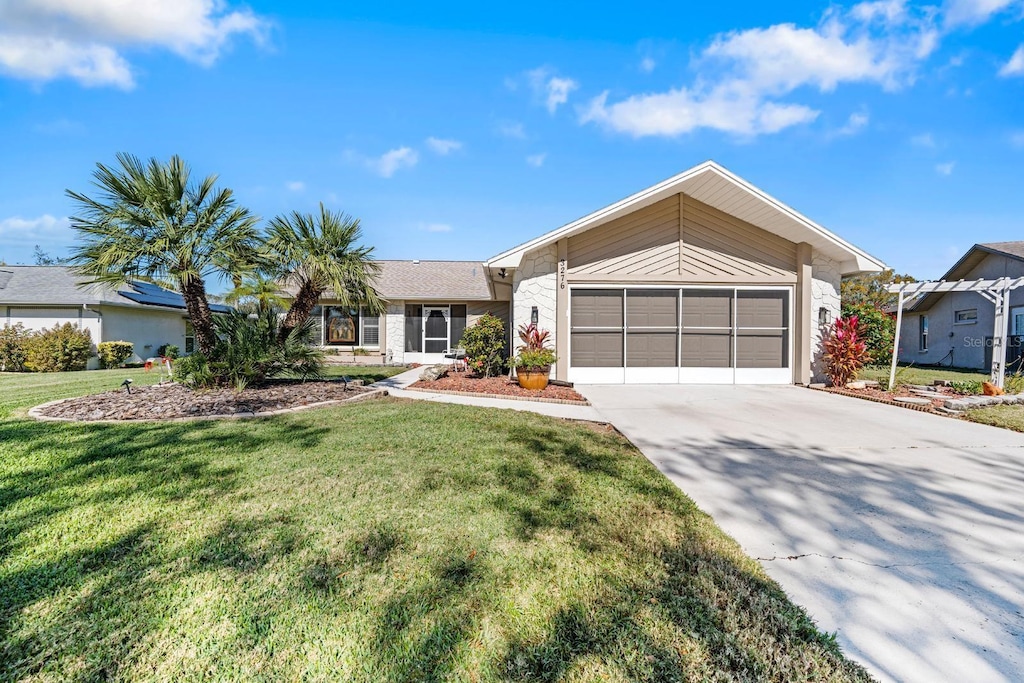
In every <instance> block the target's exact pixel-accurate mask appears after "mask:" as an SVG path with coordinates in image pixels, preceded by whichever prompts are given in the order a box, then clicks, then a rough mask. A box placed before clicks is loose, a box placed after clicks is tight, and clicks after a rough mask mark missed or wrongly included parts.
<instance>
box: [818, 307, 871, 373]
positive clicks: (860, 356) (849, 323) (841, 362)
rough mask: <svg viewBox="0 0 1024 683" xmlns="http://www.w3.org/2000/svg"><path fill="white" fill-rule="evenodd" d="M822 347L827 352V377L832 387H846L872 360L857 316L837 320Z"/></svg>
mask: <svg viewBox="0 0 1024 683" xmlns="http://www.w3.org/2000/svg"><path fill="white" fill-rule="evenodd" d="M821 345H822V348H823V349H824V351H825V375H826V376H827V377H828V378H829V380H830V381H831V382H832V386H836V387H845V386H846V383H847V382H850V381H851V380H854V379H856V378H857V373H858V372H860V369H861V368H863V367H864V365H865V363H867V362H868V361H869V360H871V354H869V353H868V350H867V344H866V343H865V342H864V340H863V339H862V337H861V333H860V327H859V320H858V318H857V316H855V315H851V316H850V317H849V318H836V321H835V322H834V323H833V324H832V328H831V329H830V330H829V332H828V335H827V336H826V337H825V339H824V341H822V343H821Z"/></svg>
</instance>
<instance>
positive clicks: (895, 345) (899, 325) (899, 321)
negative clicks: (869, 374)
mask: <svg viewBox="0 0 1024 683" xmlns="http://www.w3.org/2000/svg"><path fill="white" fill-rule="evenodd" d="M901 329H903V290H902V289H901V290H900V293H899V297H898V298H897V303H896V332H895V334H893V335H892V362H891V364H890V366H889V387H888V391H892V390H893V386H892V385H893V383H894V382H895V381H896V357H897V356H898V355H899V352H900V330H901Z"/></svg>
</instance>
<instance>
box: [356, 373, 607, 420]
mask: <svg viewBox="0 0 1024 683" xmlns="http://www.w3.org/2000/svg"><path fill="white" fill-rule="evenodd" d="M421 372H423V368H414V369H412V370H408V371H406V372H403V373H401V374H400V375H395V376H394V377H389V378H388V379H384V380H381V381H379V382H374V383H373V387H374V388H382V389H387V390H388V393H389V394H391V395H392V396H398V397H400V398H412V399H416V400H417V401H436V402H438V403H458V404H459V405H464V406H480V407H481V408H505V409H506V410H521V411H524V412H528V413H539V414H541V415H547V416H549V417H560V418H564V419H567V420H587V421H589V422H606V420H605V419H604V418H602V417H601V415H600V414H599V413H598V412H597V411H596V410H595V409H594V407H593V406H570V405H564V404H561V403H540V402H537V401H516V400H512V399H506V398H478V397H476V396H457V395H455V394H432V393H427V392H424V391H407V390H406V387H408V386H409V385H410V384H412V383H413V382H415V381H416V380H418V379H419V378H420V373H421Z"/></svg>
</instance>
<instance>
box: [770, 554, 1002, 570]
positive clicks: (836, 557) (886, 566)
mask: <svg viewBox="0 0 1024 683" xmlns="http://www.w3.org/2000/svg"><path fill="white" fill-rule="evenodd" d="M805 557H820V558H822V559H825V560H842V561H844V562H856V563H857V564H863V565H867V566H868V567H878V568H879V569H899V568H901V567H926V566H929V565H942V566H947V567H952V566H959V565H975V564H999V563H1001V562H1016V561H1017V559H1016V558H1007V559H1005V560H990V561H980V560H979V561H973V562H904V563H901V562H895V563H893V564H877V563H875V562H866V561H864V560H858V559H857V558H855V557H842V556H840V555H823V554H821V553H803V554H801V555H774V556H772V557H756V558H754V559H756V560H757V561H758V562H777V561H780V560H800V559H803V558H805Z"/></svg>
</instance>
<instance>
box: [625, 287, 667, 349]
mask: <svg viewBox="0 0 1024 683" xmlns="http://www.w3.org/2000/svg"><path fill="white" fill-rule="evenodd" d="M678 353H679V292H678V290H674V289H634V290H629V291H628V292H627V293H626V367H634V368H674V367H676V366H677V365H678Z"/></svg>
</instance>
